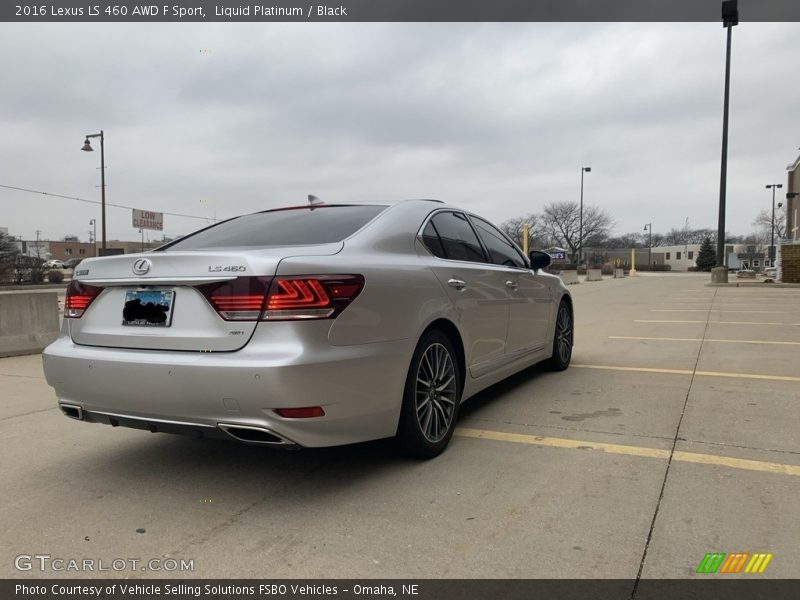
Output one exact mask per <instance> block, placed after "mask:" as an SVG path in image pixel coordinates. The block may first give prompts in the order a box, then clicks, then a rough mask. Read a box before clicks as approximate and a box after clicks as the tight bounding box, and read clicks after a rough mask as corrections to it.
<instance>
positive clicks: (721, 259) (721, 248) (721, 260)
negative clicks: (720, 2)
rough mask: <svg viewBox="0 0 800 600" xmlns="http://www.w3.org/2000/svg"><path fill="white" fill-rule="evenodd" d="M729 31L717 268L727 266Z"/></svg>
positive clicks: (729, 38) (730, 26) (729, 32)
mask: <svg viewBox="0 0 800 600" xmlns="http://www.w3.org/2000/svg"><path fill="white" fill-rule="evenodd" d="M726 27H727V29H728V46H727V50H726V52H725V100H724V108H723V112H722V166H721V169H720V177H719V223H718V224H717V266H718V267H723V266H725V191H726V190H725V188H726V184H727V177H728V102H729V99H730V86H731V30H732V29H733V26H732V25H727V26H726Z"/></svg>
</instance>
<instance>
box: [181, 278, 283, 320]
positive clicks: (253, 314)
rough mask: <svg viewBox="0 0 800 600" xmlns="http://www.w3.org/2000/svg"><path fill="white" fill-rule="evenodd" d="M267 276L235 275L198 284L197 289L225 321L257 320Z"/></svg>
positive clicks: (267, 281) (267, 280) (268, 279)
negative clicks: (225, 279) (222, 279)
mask: <svg viewBox="0 0 800 600" xmlns="http://www.w3.org/2000/svg"><path fill="white" fill-rule="evenodd" d="M269 282H270V278H269V277H237V278H236V279H232V280H230V281H222V282H217V283H206V284H203V285H198V286H197V290H198V291H199V292H200V293H201V294H203V296H205V298H206V300H208V303H209V304H211V306H212V307H213V308H214V310H215V311H217V313H218V314H219V316H220V317H222V318H223V319H225V320H226V321H257V320H258V318H259V317H260V316H261V311H262V310H264V302H265V300H266V298H267V289H268V287H269Z"/></svg>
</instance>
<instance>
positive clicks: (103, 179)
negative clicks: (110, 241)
mask: <svg viewBox="0 0 800 600" xmlns="http://www.w3.org/2000/svg"><path fill="white" fill-rule="evenodd" d="M104 142H105V138H104V136H103V130H102V129H101V130H100V198H101V201H102V218H103V226H102V230H103V250H105V249H106V152H105V144H104ZM104 254H105V252H104Z"/></svg>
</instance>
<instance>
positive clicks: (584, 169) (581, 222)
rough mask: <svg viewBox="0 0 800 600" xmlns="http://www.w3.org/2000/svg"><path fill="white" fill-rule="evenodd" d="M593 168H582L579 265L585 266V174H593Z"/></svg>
mask: <svg viewBox="0 0 800 600" xmlns="http://www.w3.org/2000/svg"><path fill="white" fill-rule="evenodd" d="M591 172H592V167H581V212H580V217H579V218H580V231H579V232H578V264H579V265H582V264H583V174H584V173H591Z"/></svg>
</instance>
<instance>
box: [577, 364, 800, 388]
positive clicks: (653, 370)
mask: <svg viewBox="0 0 800 600" xmlns="http://www.w3.org/2000/svg"><path fill="white" fill-rule="evenodd" d="M570 366H572V367H575V368H577V369H601V370H605V371H631V372H634V373H660V374H665V375H699V376H701V377H728V378H731V379H759V380H764V381H793V382H794V381H796V382H798V383H800V377H792V376H790V375H761V374H758V373H727V372H725V371H692V370H691V369H657V368H654V367H617V366H614V365H576V364H574V363H573V364H572V365H570Z"/></svg>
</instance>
